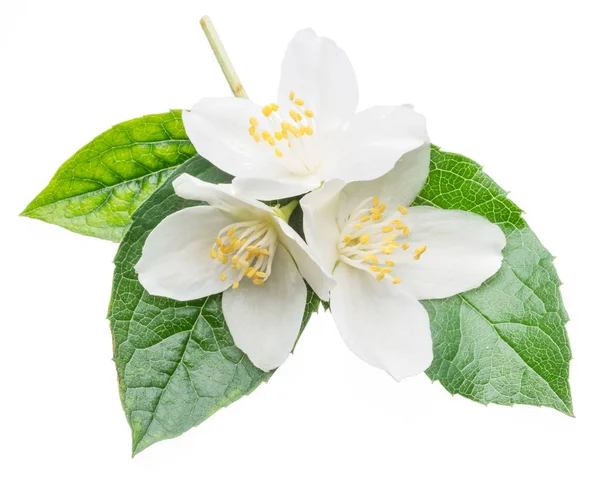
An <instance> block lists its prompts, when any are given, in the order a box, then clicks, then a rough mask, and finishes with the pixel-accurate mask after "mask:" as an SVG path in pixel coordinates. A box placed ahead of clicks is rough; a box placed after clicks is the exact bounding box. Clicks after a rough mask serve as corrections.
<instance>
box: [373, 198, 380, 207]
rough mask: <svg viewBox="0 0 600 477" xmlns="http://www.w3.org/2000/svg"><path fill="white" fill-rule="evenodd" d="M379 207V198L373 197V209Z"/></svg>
mask: <svg viewBox="0 0 600 477" xmlns="http://www.w3.org/2000/svg"><path fill="white" fill-rule="evenodd" d="M378 205H379V197H373V207H377V206H378Z"/></svg>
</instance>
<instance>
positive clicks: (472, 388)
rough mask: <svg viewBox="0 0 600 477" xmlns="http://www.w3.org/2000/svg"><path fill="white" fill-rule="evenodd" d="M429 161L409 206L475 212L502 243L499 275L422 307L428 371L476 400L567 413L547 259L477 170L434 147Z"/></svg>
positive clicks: (557, 313)
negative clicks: (498, 232) (430, 354)
mask: <svg viewBox="0 0 600 477" xmlns="http://www.w3.org/2000/svg"><path fill="white" fill-rule="evenodd" d="M431 161H432V163H431V172H430V175H429V178H428V180H427V183H426V184H425V187H424V188H423V190H422V191H421V193H420V196H419V197H418V198H417V200H416V201H415V205H431V206H435V207H440V208H443V209H461V210H467V211H472V212H475V213H477V214H480V215H482V216H484V217H486V218H487V219H489V220H490V221H492V222H494V223H496V224H498V225H499V226H500V227H501V228H502V230H503V231H504V233H505V234H506V237H507V245H506V247H505V249H504V252H503V254H504V261H503V264H502V267H501V269H500V271H499V272H498V273H497V274H496V275H495V276H494V277H492V278H491V279H490V280H488V281H487V282H486V283H484V284H483V285H482V286H481V287H480V288H478V289H476V290H472V291H469V292H467V293H462V294H459V295H456V296H453V297H450V298H447V299H443V300H429V301H425V302H423V303H424V305H425V307H426V308H427V311H428V312H429V316H430V319H431V328H432V334H433V342H434V360H433V363H432V365H431V367H430V368H429V369H428V370H427V374H428V375H429V377H430V378H431V379H434V380H439V381H440V382H441V383H442V385H443V386H444V387H445V388H446V389H447V390H448V391H450V392H451V393H453V394H455V393H456V394H461V395H462V396H465V397H467V398H469V399H472V400H474V401H477V402H480V403H484V404H487V403H497V404H508V405H513V404H531V405H536V406H548V407H552V408H554V409H557V410H559V411H561V412H564V413H565V414H568V415H572V412H573V406H572V402H571V392H570V388H569V382H568V378H569V361H570V359H571V351H570V347H569V341H568V338H567V333H566V330H565V324H566V322H567V321H568V318H567V314H566V311H565V309H564V306H563V303H562V299H561V296H560V291H559V286H560V281H559V279H558V277H557V274H556V270H555V269H554V266H553V264H552V262H553V257H552V255H550V253H549V252H548V251H547V250H546V249H545V248H544V247H543V246H542V245H541V243H540V242H539V240H538V239H537V237H536V236H535V234H534V233H533V232H532V231H531V229H530V228H529V227H528V226H527V224H526V222H525V221H524V220H523V218H522V217H521V209H519V207H517V206H516V205H515V204H514V203H513V202H512V201H510V200H509V199H508V198H507V197H506V195H507V193H506V192H505V191H504V190H502V189H501V188H500V187H499V186H498V185H497V184H495V183H494V181H492V179H491V178H490V177H488V176H487V175H486V174H484V173H483V172H482V170H481V166H479V165H478V164H477V163H475V162H473V161H471V160H470V159H467V158H466V157H464V156H461V155H458V154H453V153H449V152H442V151H441V150H439V149H438V148H436V147H433V148H432V152H431ZM457 273H460V270H457Z"/></svg>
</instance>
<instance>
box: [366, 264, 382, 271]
mask: <svg viewBox="0 0 600 477" xmlns="http://www.w3.org/2000/svg"><path fill="white" fill-rule="evenodd" d="M369 270H371V271H372V272H380V271H381V268H379V267H376V266H375V265H371V266H370V267H369Z"/></svg>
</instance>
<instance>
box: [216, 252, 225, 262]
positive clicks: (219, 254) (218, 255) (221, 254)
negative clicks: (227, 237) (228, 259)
mask: <svg viewBox="0 0 600 477" xmlns="http://www.w3.org/2000/svg"><path fill="white" fill-rule="evenodd" d="M224 256H225V255H223V251H222V250H221V249H219V251H218V252H217V258H218V259H219V260H223V257H224Z"/></svg>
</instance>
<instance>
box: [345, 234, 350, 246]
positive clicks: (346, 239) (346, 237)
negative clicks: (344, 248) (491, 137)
mask: <svg viewBox="0 0 600 477" xmlns="http://www.w3.org/2000/svg"><path fill="white" fill-rule="evenodd" d="M351 240H352V237H350V235H346V236H345V237H344V243H347V244H348V243H350V241H351Z"/></svg>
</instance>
